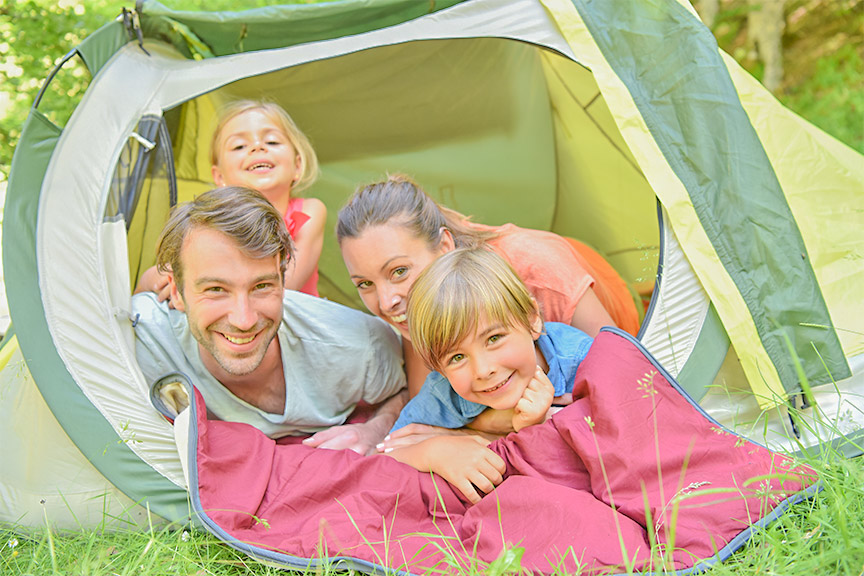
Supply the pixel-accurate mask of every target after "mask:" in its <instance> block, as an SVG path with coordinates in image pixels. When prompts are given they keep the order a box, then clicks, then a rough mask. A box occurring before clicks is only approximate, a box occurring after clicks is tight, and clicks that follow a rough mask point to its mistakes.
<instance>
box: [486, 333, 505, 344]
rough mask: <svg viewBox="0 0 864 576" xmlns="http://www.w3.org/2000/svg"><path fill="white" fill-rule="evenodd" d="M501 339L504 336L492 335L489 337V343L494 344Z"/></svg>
mask: <svg viewBox="0 0 864 576" xmlns="http://www.w3.org/2000/svg"><path fill="white" fill-rule="evenodd" d="M503 337H504V334H493V335H492V336H490V337H489V343H490V344H494V343H495V342H498V341H499V340H501V339H502V338H503Z"/></svg>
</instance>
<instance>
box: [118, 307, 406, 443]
mask: <svg viewBox="0 0 864 576" xmlns="http://www.w3.org/2000/svg"><path fill="white" fill-rule="evenodd" d="M282 304H283V315H282V324H281V326H280V327H279V332H278V337H279V344H280V347H281V352H282V362H283V371H284V373H285V399H286V402H285V411H284V413H283V414H271V413H269V412H264V411H262V410H260V409H258V408H256V407H255V406H252V405H251V404H249V403H248V402H245V401H244V400H241V399H240V398H238V397H236V396H235V395H234V394H232V393H231V392H230V391H229V390H228V389H227V388H225V387H224V386H222V384H220V383H219V381H218V380H216V378H214V377H213V376H212V375H211V374H210V372H209V371H208V370H207V369H206V368H205V367H204V364H203V363H202V362H201V357H200V354H199V348H198V343H197V341H196V340H195V338H194V337H193V336H192V333H191V332H190V330H189V323H188V322H187V320H186V315H185V314H184V313H182V312H178V311H177V310H173V309H170V308H169V307H168V305H167V304H166V303H164V302H163V303H160V302H158V300H157V299H156V295H155V294H154V293H152V292H147V293H141V294H137V295H135V296H134V297H133V298H132V312H133V315H135V314H138V315H139V317H138V322H137V324H136V326H135V336H136V354H137V356H138V365H139V366H140V367H141V370H142V371H143V372H144V377H145V378H146V379H147V383H148V384H149V385H151V386H152V385H153V383H155V382H156V381H157V380H159V379H160V378H162V377H163V376H165V375H167V374H170V373H174V372H179V373H181V374H184V375H185V376H186V377H187V378H188V379H189V381H190V382H191V383H192V384H194V385H195V387H196V388H197V389H198V391H199V392H201V395H202V396H203V397H204V402H205V403H206V404H207V410H208V412H209V413H210V414H211V415H212V416H214V417H216V418H218V419H220V420H226V421H231V422H245V423H247V424H251V425H252V426H254V427H256V428H258V429H259V430H261V431H262V432H264V433H265V434H267V435H268V436H270V437H271V438H279V437H282V436H287V435H297V434H306V433H313V432H317V431H319V430H322V429H325V428H329V427H330V426H336V425H339V424H342V423H344V422H345V420H346V418H347V417H348V416H349V415H350V414H351V412H352V411H353V410H354V408H355V407H356V406H357V403H358V402H360V401H361V400H362V401H364V402H367V403H370V404H374V403H378V402H381V401H382V400H385V399H387V398H389V397H390V396H392V395H393V394H395V393H396V392H398V391H399V390H401V389H402V388H404V386H405V373H404V371H403V369H402V349H401V346H400V342H399V336H398V335H397V334H396V333H395V331H394V330H393V329H392V328H390V327H389V326H388V325H387V324H386V323H385V322H383V321H382V320H380V319H379V318H376V317H374V316H371V315H369V314H366V313H363V312H360V311H357V310H353V309H351V308H347V307H345V306H342V305H340V304H335V303H333V302H329V301H327V300H324V299H321V298H315V297H313V296H308V295H306V294H302V293H300V292H294V291H291V290H288V291H286V292H285V298H284V299H283V301H282Z"/></svg>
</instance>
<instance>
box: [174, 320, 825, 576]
mask: <svg viewBox="0 0 864 576" xmlns="http://www.w3.org/2000/svg"><path fill="white" fill-rule="evenodd" d="M573 393H574V403H573V404H572V405H570V406H567V407H565V408H564V409H562V410H561V411H560V412H558V413H557V414H555V415H554V416H553V418H552V419H551V420H549V421H547V422H545V423H543V424H540V425H536V426H532V427H529V428H527V429H525V430H523V431H521V432H519V434H511V435H510V436H508V437H507V438H505V439H501V440H497V441H495V442H493V443H492V444H491V445H490V448H491V449H492V450H493V451H495V452H496V453H498V454H499V455H501V456H502V457H503V458H505V460H506V461H507V462H508V469H507V472H506V473H505V480H504V481H503V483H501V484H500V485H499V486H498V487H497V488H496V490H495V491H494V492H493V493H492V494H490V495H487V496H486V497H485V498H484V499H483V500H482V501H481V502H480V503H479V504H477V505H475V506H471V505H469V504H468V503H467V501H466V500H465V499H464V498H463V497H462V496H461V495H460V494H459V493H458V492H457V491H455V490H454V489H453V488H451V487H450V486H449V484H447V483H446V482H443V481H442V480H441V479H440V478H436V477H434V476H432V475H429V474H426V473H422V472H417V471H416V470H414V469H413V468H411V467H409V466H407V465H404V464H401V463H399V462H396V461H395V460H392V459H390V458H389V457H387V456H383V455H380V456H369V457H364V456H360V455H358V454H355V453H353V452H350V451H328V450H316V449H312V448H308V447H306V446H303V445H302V444H288V445H285V444H279V443H277V442H275V441H273V440H270V439H269V438H267V437H266V436H264V435H263V434H262V433H261V432H260V431H258V430H256V429H254V428H253V427H250V426H248V425H245V424H239V423H231V422H221V421H209V420H207V416H206V408H205V406H204V404H203V399H202V398H201V396H200V394H199V393H198V392H197V391H195V392H194V400H193V401H192V402H191V404H190V408H189V410H191V411H192V414H191V415H190V416H189V417H188V419H186V420H185V422H186V426H187V427H186V428H184V429H182V430H180V431H177V432H176V435H177V436H178V437H179V438H188V440H189V441H188V449H189V453H188V454H189V466H190V469H189V471H188V472H189V478H190V489H191V494H192V503H193V508H194V509H195V511H196V513H197V514H198V515H199V517H200V518H201V520H202V521H203V522H204V524H205V526H207V527H208V529H210V530H211V531H213V532H214V533H215V534H217V535H218V536H220V537H221V538H224V539H225V540H227V541H228V542H229V543H232V544H233V545H234V546H236V547H238V548H240V549H242V550H245V551H247V552H250V553H252V554H255V555H257V556H260V557H262V558H265V559H268V560H274V561H277V562H281V563H283V564H286V565H288V566H289V567H294V568H306V567H308V566H316V565H318V563H319V562H322V561H325V560H322V559H321V557H322V556H325V555H326V556H327V560H326V561H327V562H343V561H344V562H348V565H349V566H351V565H354V566H355V567H359V568H361V569H362V568H364V567H365V568H366V569H369V568H372V567H374V566H376V565H377V566H382V567H385V568H390V569H396V570H400V571H406V572H415V573H419V572H423V571H426V570H431V569H434V568H436V567H440V566H442V565H445V564H446V565H458V566H463V567H464V566H466V565H469V564H471V563H472V562H475V559H476V561H479V562H480V563H481V565H482V564H483V563H491V562H492V561H494V560H495V559H496V558H498V557H499V556H500V555H501V554H502V552H503V551H504V548H505V546H508V547H509V546H519V547H522V548H524V555H523V556H522V567H523V568H525V569H528V570H531V571H537V572H542V573H551V572H553V571H555V570H556V569H561V568H563V569H564V570H566V571H568V572H573V571H575V570H577V569H579V568H581V569H582V570H583V572H581V573H583V574H596V573H606V572H609V571H611V572H621V571H624V570H625V569H626V566H627V565H628V563H629V565H630V566H631V567H632V568H633V569H634V571H635V573H642V572H645V571H651V570H654V569H658V568H659V567H660V566H661V563H662V562H666V563H667V564H666V567H667V568H669V569H674V571H676V572H678V571H686V570H689V569H691V568H694V567H698V568H705V567H707V566H708V565H710V564H712V563H714V562H716V561H719V560H723V559H725V558H726V557H728V556H729V555H730V554H731V553H732V552H733V551H734V550H735V549H737V548H738V547H740V546H741V545H742V544H743V543H744V542H745V541H746V539H747V537H749V535H750V534H751V533H752V530H754V529H757V528H756V527H759V526H764V525H765V524H766V523H767V522H769V521H771V520H772V519H774V518H776V517H777V516H778V515H779V514H782V513H784V512H785V511H786V510H787V508H788V506H789V505H790V504H791V503H792V502H796V501H799V500H800V499H802V498H803V497H806V496H807V495H812V494H813V493H814V491H816V490H818V489H819V483H818V479H817V476H816V473H815V472H814V471H813V470H812V469H810V468H809V467H807V466H802V465H798V464H797V463H796V462H795V461H793V460H792V459H790V458H788V457H786V456H782V455H780V454H776V453H774V452H771V451H770V450H768V449H766V448H764V447H762V446H759V445H757V444H755V443H752V442H749V441H747V440H745V439H743V438H742V437H739V436H737V435H735V434H734V433H732V432H730V431H728V430H725V429H723V428H722V427H720V426H719V425H718V424H717V423H716V422H714V421H712V420H711V419H710V418H708V417H707V416H706V415H705V414H704V413H702V412H701V411H700V410H699V409H698V407H697V406H696V405H695V404H694V403H693V402H692V401H691V400H690V399H689V398H688V397H687V396H686V395H685V394H684V393H683V392H682V391H681V389H680V387H679V386H678V385H677V383H676V382H675V381H674V379H672V378H671V377H670V376H669V375H668V374H667V373H666V372H665V370H664V369H663V368H662V367H661V366H660V365H659V364H657V363H656V361H655V360H654V359H653V358H652V357H651V356H650V354H648V353H647V351H645V349H644V348H642V347H641V346H640V345H639V344H638V343H637V342H636V341H635V340H634V339H633V338H632V337H630V336H628V335H626V334H625V333H624V332H622V331H620V330H613V329H609V328H605V329H603V331H601V333H600V335H598V337H597V338H596V340H595V342H594V344H593V345H592V346H591V349H590V351H589V353H588V355H587V356H586V358H585V360H584V361H583V362H582V364H581V365H580V367H579V370H578V372H577V374H576V382H575V387H574V391H573ZM611 407H615V408H614V409H613V408H611ZM184 414H185V412H184ZM179 422H180V421H179V419H178V421H177V423H175V426H181V424H180V423H179ZM184 444H185V442H184ZM616 511H617V512H616ZM538 518H542V521H539V522H538ZM616 535H617V536H616ZM653 542H656V544H657V546H656V547H655V549H654V554H655V555H654V556H652V550H651V544H652V543H653ZM658 553H659V554H660V555H662V560H661V558H660V557H659V556H657V554H658ZM624 554H626V557H625V556H624Z"/></svg>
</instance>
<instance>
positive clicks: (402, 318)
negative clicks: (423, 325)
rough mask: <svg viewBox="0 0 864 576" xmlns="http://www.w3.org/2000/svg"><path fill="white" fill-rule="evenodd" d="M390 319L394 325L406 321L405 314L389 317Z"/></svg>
mask: <svg viewBox="0 0 864 576" xmlns="http://www.w3.org/2000/svg"><path fill="white" fill-rule="evenodd" d="M390 319H391V320H393V323H394V324H401V323H402V322H404V321H405V320H407V319H408V315H407V314H399V315H398V316H390Z"/></svg>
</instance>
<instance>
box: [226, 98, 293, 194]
mask: <svg viewBox="0 0 864 576" xmlns="http://www.w3.org/2000/svg"><path fill="white" fill-rule="evenodd" d="M216 157H217V163H216V166H213V168H212V171H213V181H214V182H215V183H216V185H217V186H246V187H247V188H252V189H253V190H258V191H259V192H261V193H262V194H264V196H265V197H266V198H267V200H269V201H270V203H271V204H273V205H277V203H276V201H278V200H279V199H280V196H281V195H283V194H285V192H286V191H287V192H290V190H291V186H293V185H294V182H296V180H297V179H298V178H299V177H300V173H299V168H300V157H299V156H298V155H297V151H296V150H295V149H294V146H293V145H292V144H291V141H290V140H289V139H288V136H287V135H286V134H285V133H284V132H283V131H282V128H280V127H279V125H278V124H276V123H275V122H274V121H273V120H271V119H270V118H269V117H268V116H267V115H266V114H264V112H262V111H261V110H255V109H252V110H247V111H246V112H243V113H241V114H238V115H237V116H235V117H234V118H232V119H231V120H229V121H228V122H226V123H225V126H224V127H223V128H222V134H221V136H220V142H219V148H218V150H217V156H216Z"/></svg>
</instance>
